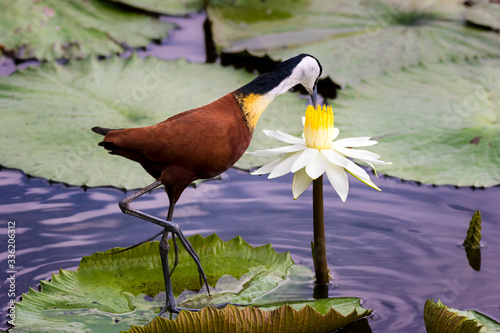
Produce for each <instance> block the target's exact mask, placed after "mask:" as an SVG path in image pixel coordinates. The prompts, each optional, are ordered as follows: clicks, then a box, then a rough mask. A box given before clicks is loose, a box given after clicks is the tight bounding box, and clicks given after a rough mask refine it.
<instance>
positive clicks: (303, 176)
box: [292, 169, 312, 199]
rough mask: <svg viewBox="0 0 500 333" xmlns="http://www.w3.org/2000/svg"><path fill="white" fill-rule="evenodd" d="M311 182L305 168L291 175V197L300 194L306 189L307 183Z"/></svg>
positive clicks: (295, 197) (296, 196)
mask: <svg viewBox="0 0 500 333" xmlns="http://www.w3.org/2000/svg"><path fill="white" fill-rule="evenodd" d="M311 182H312V178H311V177H309V176H308V175H307V173H306V170H305V169H301V170H299V171H297V172H296V173H295V174H294V175H293V182H292V193H293V198H294V199H297V198H298V197H299V195H301V194H302V193H303V192H304V191H305V190H306V188H307V187H308V186H309V184H311Z"/></svg>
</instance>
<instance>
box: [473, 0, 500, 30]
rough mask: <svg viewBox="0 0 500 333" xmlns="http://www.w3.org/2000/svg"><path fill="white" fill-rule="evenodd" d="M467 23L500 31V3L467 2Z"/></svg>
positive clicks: (486, 1)
mask: <svg viewBox="0 0 500 333" xmlns="http://www.w3.org/2000/svg"><path fill="white" fill-rule="evenodd" d="M466 5H467V8H466V9H465V18H466V19H467V21H469V22H472V23H474V24H477V25H481V26H484V27H490V28H492V29H495V30H499V29H500V3H498V1H496V0H473V1H467V2H466Z"/></svg>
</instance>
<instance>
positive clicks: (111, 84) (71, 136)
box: [0, 56, 306, 189]
mask: <svg viewBox="0 0 500 333" xmlns="http://www.w3.org/2000/svg"><path fill="white" fill-rule="evenodd" d="M254 77H255V76H254V75H253V74H249V73H247V72H245V71H244V70H234V69H233V68H223V67H221V66H219V65H215V64H213V65H212V64H189V63H187V62H186V61H185V60H182V59H181V60H176V61H162V60H158V59H154V58H147V59H141V58H138V57H137V56H133V57H131V58H129V59H122V58H118V57H113V58H111V59H107V60H105V61H97V60H95V59H87V60H83V61H74V62H71V63H70V64H68V65H66V66H61V65H57V64H52V63H50V64H42V65H41V66H39V67H34V68H27V69H26V70H21V71H18V72H15V73H14V74H13V75H12V76H9V77H0V113H1V114H2V121H1V122H0V133H2V134H1V135H0V145H1V146H2V147H3V148H2V154H1V156H0V164H1V165H3V166H6V167H10V168H18V169H22V170H23V171H24V172H26V173H28V174H31V175H33V176H37V177H44V178H47V179H49V180H54V181H60V182H64V183H68V184H73V185H87V186H106V185H112V186H116V187H121V188H126V189H134V188H139V187H144V186H146V185H148V184H150V183H152V182H153V179H152V178H151V177H150V176H149V175H148V174H147V173H146V172H145V171H144V170H143V169H142V167H141V166H140V165H139V164H137V163H135V162H132V161H127V160H125V159H123V158H122V157H119V156H111V155H109V154H108V153H107V152H106V151H105V150H104V149H103V148H102V147H99V146H97V143H98V142H100V141H101V140H102V136H99V135H97V134H95V133H93V132H92V131H91V130H90V129H91V128H92V127H94V126H103V127H110V128H126V127H139V126H147V125H153V124H156V123H158V122H160V121H163V120H164V119H166V118H168V117H170V116H172V115H174V114H177V113H179V112H181V111H185V110H189V109H192V108H195V107H199V106H202V105H205V104H208V103H210V102H212V101H214V100H216V99H218V98H220V97H222V96H224V95H225V94H227V93H229V92H231V91H233V90H235V89H237V88H239V87H240V86H242V85H244V84H246V83H247V82H249V81H251V80H252V79H253V78H254ZM305 105H306V101H305V100H301V99H300V98H299V97H298V96H297V95H296V94H290V93H288V94H285V95H282V96H278V97H277V98H276V99H275V101H274V102H273V103H271V105H270V106H269V107H268V110H267V111H266V112H265V113H264V114H263V115H262V116H261V119H260V120H259V124H258V126H257V128H256V130H255V135H254V139H253V141H252V145H251V147H250V149H251V150H252V151H253V150H255V149H259V148H264V147H266V148H267V147H269V145H270V144H271V143H270V141H271V140H270V139H269V138H267V137H266V136H265V135H264V134H263V132H262V130H263V129H264V128H279V127H281V128H282V127H283V126H285V125H286V124H287V123H288V121H289V120H290V119H293V120H295V121H292V122H291V127H290V126H288V127H287V129H289V130H290V131H291V132H292V133H296V134H297V133H298V134H300V133H301V131H302V126H301V124H300V121H296V120H298V119H300V117H301V116H302V115H303V113H304V111H305ZM262 162H263V161H262V159H258V160H257V158H255V157H251V156H244V157H243V158H242V160H240V162H238V164H237V166H239V167H242V168H249V167H250V166H257V165H259V164H260V163H262Z"/></svg>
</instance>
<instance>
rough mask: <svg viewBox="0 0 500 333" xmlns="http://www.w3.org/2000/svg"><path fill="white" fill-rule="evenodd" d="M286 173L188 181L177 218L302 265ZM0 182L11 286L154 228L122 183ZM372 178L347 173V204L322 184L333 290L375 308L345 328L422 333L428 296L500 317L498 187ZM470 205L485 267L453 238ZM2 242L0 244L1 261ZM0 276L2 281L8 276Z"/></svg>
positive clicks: (302, 212) (194, 229) (303, 290)
mask: <svg viewBox="0 0 500 333" xmlns="http://www.w3.org/2000/svg"><path fill="white" fill-rule="evenodd" d="M291 180H292V178H291V177H287V176H285V177H283V178H278V179H273V180H268V179H266V178H265V177H255V176H250V175H248V174H247V173H244V172H240V171H237V170H234V169H232V170H230V171H228V172H227V173H225V174H224V175H223V180H222V181H209V182H207V183H204V184H201V185H200V186H199V187H198V188H196V189H195V188H188V189H187V190H186V191H185V193H184V195H183V197H182V198H181V200H180V201H179V203H178V211H177V212H176V213H179V214H176V216H175V217H174V220H175V222H177V223H178V224H179V225H180V226H181V228H182V229H183V231H184V233H185V234H186V235H187V236H189V235H193V234H196V233H200V234H202V235H203V236H207V235H209V234H211V233H214V232H216V233H217V234H218V235H219V236H220V237H221V238H222V239H223V240H225V241H227V240H229V239H232V238H234V237H235V236H237V235H241V236H242V237H243V239H244V240H245V241H247V242H248V243H250V244H251V245H253V246H259V245H263V244H267V243H270V242H271V243H272V244H273V247H274V248H275V249H276V251H278V252H286V251H290V253H291V255H292V258H293V259H294V261H295V262H296V263H297V264H300V265H305V266H308V267H312V264H313V263H312V258H311V248H310V244H311V240H312V237H313V232H312V205H311V203H312V193H311V191H310V190H308V191H306V192H305V193H304V194H303V195H302V196H301V197H300V198H299V199H298V200H293V199H292V195H291ZM0 182H1V184H2V185H0V221H2V222H1V223H2V225H5V224H4V223H6V222H4V221H8V220H16V222H17V223H16V227H17V230H18V231H19V232H18V234H17V236H18V237H17V239H16V241H17V242H16V250H17V252H16V263H17V265H18V266H19V267H18V268H19V274H18V279H17V280H16V287H17V290H18V295H20V292H27V291H28V287H30V286H32V287H35V286H36V285H37V284H38V280H40V279H49V278H50V276H51V273H52V272H55V273H57V271H58V269H59V268H63V269H75V267H76V266H77V264H78V262H79V260H80V259H81V257H82V256H86V255H90V254H92V253H94V252H97V251H105V250H107V249H110V248H113V247H116V246H120V247H126V246H129V245H132V244H135V243H136V242H138V241H141V240H143V239H146V238H148V237H149V236H151V235H153V234H155V233H157V232H158V227H157V226H155V225H153V224H150V223H147V222H143V221H141V220H138V219H136V218H133V217H131V216H127V215H124V214H122V213H121V211H120V209H119V208H118V201H119V200H120V199H122V198H123V197H124V196H125V194H124V193H123V192H122V191H120V190H118V189H113V188H96V189H89V190H88V191H87V192H84V191H83V190H82V189H81V188H78V187H69V188H68V187H66V186H64V185H61V184H54V185H52V186H50V185H49V184H48V182H46V181H45V180H42V179H30V180H27V179H26V177H25V176H23V175H22V173H21V172H18V171H13V170H4V171H2V172H0ZM375 183H376V184H377V185H378V186H379V187H380V188H382V192H377V191H374V190H372V189H371V188H369V187H366V186H363V184H361V183H359V182H356V181H353V182H352V183H351V189H350V194H349V198H348V200H347V202H346V203H342V202H341V201H340V200H339V199H338V196H337V195H336V194H335V193H334V190H333V189H331V188H330V187H329V186H326V185H325V227H326V241H327V255H328V259H329V262H328V264H329V268H330V271H331V274H332V275H333V277H334V281H332V283H331V285H330V288H329V290H328V294H329V296H330V297H336V296H357V297H362V298H364V299H365V303H364V305H365V306H366V307H367V308H371V309H374V310H375V312H374V314H373V315H372V316H371V317H370V318H369V319H368V321H366V320H365V321H362V322H359V323H356V324H355V325H356V326H355V327H356V328H355V329H354V328H352V330H346V331H345V332H371V330H373V331H374V332H381V333H382V332H383V333H386V332H425V330H424V326H423V319H422V310H423V306H424V303H425V300H426V299H427V298H434V299H438V298H440V299H441V300H442V301H443V302H444V303H445V304H448V305H450V306H452V307H454V308H459V309H469V308H474V309H476V310H479V311H482V312H485V313H487V314H489V315H490V316H492V317H494V318H497V319H499V318H500V309H499V307H498V302H499V299H498V295H499V294H500V284H498V283H497V279H498V276H499V275H500V267H499V265H498V255H499V253H500V243H499V242H496V239H500V228H499V225H498V224H499V223H500V218H499V213H498V210H497V209H496V207H497V203H498V201H499V199H500V187H494V188H489V189H486V190H480V191H478V190H476V191H473V190H471V189H469V188H461V189H455V188H454V187H447V186H438V187H435V188H433V187H431V186H417V185H415V184H413V183H409V182H404V183H402V182H401V181H398V180H396V179H393V178H382V177H381V178H376V179H375ZM134 205H136V207H137V208H138V209H141V210H145V211H147V212H148V213H150V214H152V215H155V216H163V217H165V216H166V213H167V208H168V207H167V197H166V194H165V193H164V191H163V190H161V189H160V190H157V191H153V192H152V193H151V194H148V195H145V196H144V197H143V198H141V199H139V202H137V203H134ZM476 210H481V213H482V216H483V223H482V228H483V231H484V234H483V241H485V242H488V248H486V249H483V253H482V263H481V265H482V267H481V271H475V270H472V269H471V268H470V267H469V264H468V262H467V260H466V258H465V256H464V250H463V248H461V247H460V246H459V245H460V244H461V242H462V241H463V238H464V233H465V232H466V230H467V227H468V224H469V221H470V217H471V216H472V213H473V212H474V211H476ZM3 229H5V227H3V228H1V229H0V230H2V231H3ZM0 237H5V235H2V233H0ZM4 239H5V238H4ZM2 244H4V242H2ZM5 251H6V249H0V252H2V253H0V265H3V266H5V264H6V263H5V260H6V258H7V256H6V252H5ZM2 274H4V272H3V271H2ZM1 283H2V285H1V287H2V290H5V289H4V288H5V284H4V283H5V278H4V277H3V276H2V277H1ZM314 287H315V286H314V281H309V280H307V281H306V280H304V281H298V283H297V284H295V285H294V288H293V290H292V289H291V290H290V292H289V295H291V296H293V298H305V299H312V298H313V294H314ZM5 297H6V294H5V293H1V294H0V302H1V303H0V304H7V303H6V298H5ZM368 324H369V326H368ZM358 326H359V327H358ZM370 326H371V330H370ZM363 330H364V331H363Z"/></svg>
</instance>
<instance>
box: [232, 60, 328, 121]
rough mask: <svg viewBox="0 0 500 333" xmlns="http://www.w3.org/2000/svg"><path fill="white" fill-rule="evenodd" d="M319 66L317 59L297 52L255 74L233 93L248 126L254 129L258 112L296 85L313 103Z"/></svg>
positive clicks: (319, 74) (315, 102) (315, 101)
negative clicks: (250, 80)
mask: <svg viewBox="0 0 500 333" xmlns="http://www.w3.org/2000/svg"><path fill="white" fill-rule="evenodd" d="M321 72H322V68H321V64H320V63H319V61H318V59H316V58H315V57H313V56H312V55H309V54H299V55H298V56H295V57H293V58H290V59H288V60H285V61H283V62H282V63H280V64H279V65H277V66H276V67H275V68H274V69H273V70H272V71H271V72H268V73H264V74H261V75H259V76H258V77H256V78H255V79H254V80H253V81H252V82H250V83H248V84H246V85H244V86H243V87H241V88H239V89H238V90H236V92H235V96H236V98H237V99H238V102H239V103H240V106H241V107H242V110H243V112H244V114H245V116H246V118H247V123H248V124H249V127H250V128H254V127H255V125H256V123H257V120H258V118H259V116H260V114H261V113H262V112H263V111H264V110H265V109H266V107H267V106H268V105H269V103H271V102H272V100H273V99H274V98H275V97H276V96H278V95H280V94H284V93H286V92H287V91H288V90H289V89H290V88H292V87H294V86H296V85H299V84H300V85H302V86H303V87H304V88H305V89H306V90H307V92H308V93H309V95H310V96H311V100H312V104H313V105H316V104H317V99H316V91H317V84H318V81H319V77H320V76H321Z"/></svg>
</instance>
